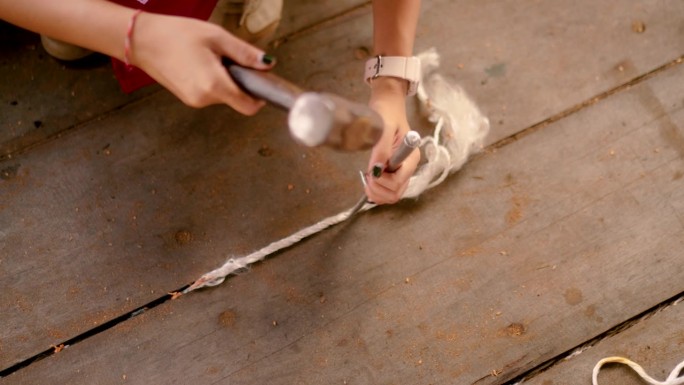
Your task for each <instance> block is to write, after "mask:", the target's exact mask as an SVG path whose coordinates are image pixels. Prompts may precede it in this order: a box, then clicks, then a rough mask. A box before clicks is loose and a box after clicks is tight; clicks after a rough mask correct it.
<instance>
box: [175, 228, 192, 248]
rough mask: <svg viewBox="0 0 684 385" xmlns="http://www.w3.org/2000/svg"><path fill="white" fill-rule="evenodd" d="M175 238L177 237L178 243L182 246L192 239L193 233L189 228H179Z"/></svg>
mask: <svg viewBox="0 0 684 385" xmlns="http://www.w3.org/2000/svg"><path fill="white" fill-rule="evenodd" d="M174 238H175V239H176V243H178V244H179V245H180V246H184V245H187V244H188V243H190V242H191V241H192V233H191V232H189V231H187V230H179V231H178V232H176V235H175V236H174Z"/></svg>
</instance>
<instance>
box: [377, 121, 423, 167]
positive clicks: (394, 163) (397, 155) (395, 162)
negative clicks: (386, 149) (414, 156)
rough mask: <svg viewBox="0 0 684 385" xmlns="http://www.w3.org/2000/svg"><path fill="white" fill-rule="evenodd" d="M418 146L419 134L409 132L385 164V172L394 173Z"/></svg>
mask: <svg viewBox="0 0 684 385" xmlns="http://www.w3.org/2000/svg"><path fill="white" fill-rule="evenodd" d="M418 146H420V134H419V133H417V132H415V131H409V132H407V133H406V135H404V140H402V141H401V144H400V145H399V148H398V149H397V150H396V151H395V152H394V154H392V157H391V158H390V160H389V161H388V162H387V168H386V169H385V171H387V172H395V171H397V169H399V166H401V163H402V162H404V160H405V159H406V157H408V156H409V155H410V154H411V153H412V152H413V150H415V149H416V148H418Z"/></svg>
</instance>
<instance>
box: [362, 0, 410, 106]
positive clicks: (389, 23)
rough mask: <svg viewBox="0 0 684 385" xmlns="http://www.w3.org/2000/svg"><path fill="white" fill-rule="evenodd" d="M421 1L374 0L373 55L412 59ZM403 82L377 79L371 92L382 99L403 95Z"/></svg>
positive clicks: (405, 87) (404, 86) (391, 79)
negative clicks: (391, 95) (379, 95)
mask: <svg viewBox="0 0 684 385" xmlns="http://www.w3.org/2000/svg"><path fill="white" fill-rule="evenodd" d="M419 14H420V0H373V52H374V54H375V55H382V56H412V55H413V43H414V40H415V35H416V28H417V24H418V16H419ZM407 86H408V85H407V83H406V81H403V80H400V79H396V78H387V77H385V78H382V77H381V78H378V79H376V80H375V81H373V86H372V89H373V93H374V94H376V93H379V92H381V93H382V94H383V97H387V95H388V94H395V93H399V94H401V95H406V89H407Z"/></svg>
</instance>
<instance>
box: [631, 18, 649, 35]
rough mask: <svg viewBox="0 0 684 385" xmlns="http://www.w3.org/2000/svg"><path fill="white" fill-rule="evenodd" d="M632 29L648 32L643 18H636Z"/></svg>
mask: <svg viewBox="0 0 684 385" xmlns="http://www.w3.org/2000/svg"><path fill="white" fill-rule="evenodd" d="M632 31H633V32H635V33H644V32H646V24H644V22H643V21H641V20H634V21H633V22H632Z"/></svg>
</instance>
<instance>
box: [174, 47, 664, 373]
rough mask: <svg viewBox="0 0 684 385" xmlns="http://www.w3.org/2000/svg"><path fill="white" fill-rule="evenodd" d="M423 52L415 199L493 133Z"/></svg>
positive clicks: (288, 242)
mask: <svg viewBox="0 0 684 385" xmlns="http://www.w3.org/2000/svg"><path fill="white" fill-rule="evenodd" d="M418 56H419V57H420V59H421V65H422V74H423V78H422V80H421V82H420V86H419V87H418V99H419V100H420V101H421V105H422V106H423V109H424V112H425V113H426V114H427V116H428V119H429V120H430V121H431V122H433V123H435V130H434V133H433V135H432V136H425V137H424V138H423V139H422V143H421V146H422V147H423V155H424V158H425V160H426V162H425V163H424V164H423V165H422V166H421V167H420V168H419V169H418V170H417V171H416V173H415V174H414V175H413V176H412V177H411V180H410V181H409V187H408V189H407V190H406V192H405V193H404V195H403V197H402V198H415V197H417V196H419V195H420V194H422V193H423V192H424V191H426V190H428V189H430V188H432V187H434V186H436V185H438V184H440V183H442V182H443V181H444V179H445V178H446V177H447V176H448V175H449V174H451V173H454V172H455V171H457V170H458V169H460V168H461V166H463V164H464V163H465V162H466V160H467V159H468V157H469V156H470V155H471V154H473V153H474V152H477V151H479V150H481V149H482V146H483V141H484V138H485V136H486V135H487V133H488V132H489V121H488V120H487V118H486V117H484V116H483V115H482V113H481V112H480V110H479V109H478V108H477V106H476V105H475V103H474V102H473V101H472V100H471V99H470V98H469V97H468V96H467V95H466V94H465V92H464V91H463V90H462V89H461V88H460V87H459V86H457V85H455V84H453V83H452V82H450V81H449V80H447V79H446V78H444V77H443V76H441V75H440V74H439V73H437V68H438V67H439V55H438V54H437V51H436V50H435V49H434V48H433V49H430V50H428V51H426V52H423V53H421V54H420V55H418ZM295 123H297V122H295ZM295 126H296V127H295V131H296V129H300V130H301V131H300V134H301V136H302V137H303V138H306V137H307V136H308V135H309V134H310V132H309V131H308V130H307V128H308V127H309V126H312V125H310V124H308V123H307V122H303V123H302V125H301V126H297V125H295ZM373 207H375V205H373V204H366V205H364V206H363V207H362V208H361V210H360V211H366V210H370V209H372V208H373ZM351 213H352V209H349V210H346V211H343V212H341V213H339V214H337V215H334V216H331V217H328V218H325V219H323V220H321V221H320V222H318V223H316V224H314V225H312V226H309V227H306V228H304V229H302V230H299V231H298V232H296V233H294V234H292V235H290V236H289V237H287V238H283V239H281V240H279V241H276V242H273V243H271V244H270V245H268V246H266V247H264V248H262V249H260V250H258V251H255V252H254V253H252V254H249V255H247V256H244V257H239V258H230V259H228V261H226V263H225V264H223V266H221V267H219V268H218V269H216V270H213V271H210V272H208V273H206V274H204V275H203V276H202V277H200V278H199V279H198V280H197V281H195V282H194V283H193V284H192V285H190V286H189V287H188V288H187V289H185V290H184V291H183V293H188V292H190V291H193V290H196V289H199V288H201V287H205V286H215V285H218V284H220V283H221V282H223V280H224V279H225V278H226V277H227V276H228V275H230V274H231V273H234V272H235V271H237V270H240V269H242V268H244V267H246V266H248V265H250V264H252V263H254V262H258V261H260V260H262V259H264V258H265V257H266V256H268V255H270V254H273V253H275V252H277V251H279V250H282V249H284V248H287V247H290V246H292V245H294V244H296V243H297V242H299V241H301V240H302V239H304V238H306V237H309V236H311V235H313V234H316V233H319V232H321V231H323V230H324V229H326V228H328V227H330V226H333V225H335V224H338V223H340V222H343V221H345V220H347V219H348V218H349V216H350V214H351ZM668 385H669V384H668Z"/></svg>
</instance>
